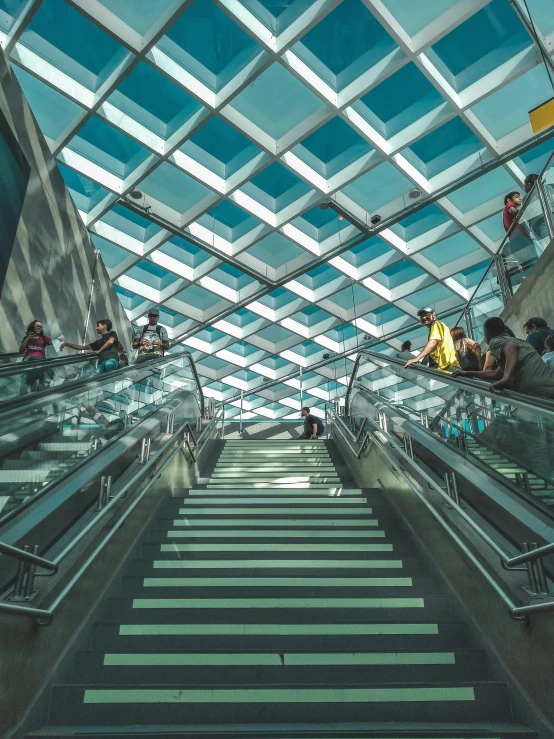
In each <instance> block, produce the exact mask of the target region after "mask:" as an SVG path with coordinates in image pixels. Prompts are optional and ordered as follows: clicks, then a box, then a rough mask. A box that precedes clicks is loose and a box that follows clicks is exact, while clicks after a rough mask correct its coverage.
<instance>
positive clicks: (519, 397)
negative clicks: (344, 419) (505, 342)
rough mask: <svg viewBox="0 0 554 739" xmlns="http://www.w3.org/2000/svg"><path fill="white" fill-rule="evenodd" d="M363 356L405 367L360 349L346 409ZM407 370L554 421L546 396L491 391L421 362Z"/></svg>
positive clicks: (553, 404)
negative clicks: (534, 412)
mask: <svg viewBox="0 0 554 739" xmlns="http://www.w3.org/2000/svg"><path fill="white" fill-rule="evenodd" d="M364 357H370V358H371V359H376V360H377V361H379V362H385V363H386V364H389V365H392V366H393V367H398V368H399V369H404V367H405V362H403V361H402V360H399V359H396V358H395V357H390V356H388V355H386V354H379V353H378V352H372V351H370V350H368V349H362V350H361V351H360V352H359V353H358V356H357V357H356V361H355V363H354V369H353V370H352V374H351V376H350V382H349V383H348V389H347V391H346V397H345V403H346V409H347V411H348V408H349V406H350V394H351V392H352V389H353V387H354V385H355V383H356V375H357V373H358V368H359V366H360V363H361V361H362V360H363V358H364ZM409 371H410V372H417V373H419V374H422V375H423V376H425V377H427V378H429V379H431V380H438V381H439V382H442V383H444V384H445V385H450V386H452V387H455V388H458V389H459V390H465V391H466V392H471V393H475V394H476V395H480V396H481V397H483V398H488V399H489V400H495V401H498V402H502V403H508V404H509V405H513V406H514V407H516V408H521V409H523V410H529V408H530V407H531V408H532V409H533V411H536V412H537V413H538V414H539V415H543V416H546V417H548V418H550V419H551V420H553V421H554V402H552V401H549V400H548V399H547V398H534V397H533V396H530V395H523V394H522V393H517V392H515V391H513V390H502V391H500V392H494V393H493V392H491V391H490V390H488V389H487V387H488V385H489V383H486V382H483V381H482V380H470V379H468V378H466V377H452V375H450V374H449V373H447V372H441V371H440V370H435V369H431V368H430V367H425V366H422V365H421V364H418V365H416V366H414V365H412V366H411V367H410V368H409Z"/></svg>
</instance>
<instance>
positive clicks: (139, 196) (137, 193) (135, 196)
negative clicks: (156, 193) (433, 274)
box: [129, 190, 144, 200]
mask: <svg viewBox="0 0 554 739" xmlns="http://www.w3.org/2000/svg"><path fill="white" fill-rule="evenodd" d="M129 197H130V198H133V200H142V198H143V197H144V193H142V192H141V191H140V190H132V191H131V192H130V193H129Z"/></svg>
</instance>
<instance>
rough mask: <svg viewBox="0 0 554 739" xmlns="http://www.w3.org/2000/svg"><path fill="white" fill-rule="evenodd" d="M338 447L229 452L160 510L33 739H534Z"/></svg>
mask: <svg viewBox="0 0 554 739" xmlns="http://www.w3.org/2000/svg"><path fill="white" fill-rule="evenodd" d="M328 445H329V442H322V441H228V442H226V444H225V446H224V450H223V452H222V453H221V456H220V458H219V459H218V462H217V464H216V466H215V470H214V472H213V474H212V475H211V477H210V478H209V480H208V482H207V484H206V485H204V486H202V487H197V488H194V489H192V490H190V491H188V492H187V493H185V491H183V494H182V495H181V496H178V497H168V498H167V499H166V500H165V501H163V503H162V504H161V506H160V509H159V511H158V514H157V517H156V520H155V521H154V522H153V523H152V525H151V527H150V528H149V529H148V530H147V532H146V533H145V535H144V536H143V538H142V540H141V541H140V542H139V543H138V544H137V546H136V548H135V550H134V551H133V552H132V553H131V555H130V557H129V559H128V560H127V562H126V564H125V565H124V567H123V568H122V572H121V573H120V575H119V579H118V580H117V581H116V583H115V584H114V590H113V591H112V597H110V598H109V599H106V601H105V602H104V603H103V604H102V605H101V606H100V608H99V610H98V612H97V613H96V614H95V616H94V617H93V619H92V624H91V629H90V635H89V638H88V642H86V643H84V646H85V649H84V651H79V652H77V653H74V654H73V655H72V666H71V665H69V666H68V669H64V683H63V684H55V685H54V687H53V688H52V692H51V696H50V711H49V722H48V726H46V727H44V728H42V729H41V730H40V731H37V732H35V733H32V734H29V735H28V736H34V737H38V736H40V737H57V738H58V739H61V738H62V737H76V736H84V735H86V736H87V737H96V738H97V739H98V738H100V737H101V738H102V739H107V738H108V737H118V736H125V737H132V738H133V739H138V737H144V736H150V737H156V738H160V739H161V738H163V739H165V738H166V737H167V738H169V737H187V738H188V739H192V737H200V736H204V737H210V739H212V738H213V737H216V736H217V737H235V738H236V739H238V738H239V737H241V738H242V737H245V736H249V737H257V738H269V737H277V736H279V737H286V738H287V739H292V738H293V737H306V738H307V737H310V738H312V739H317V738H318V737H323V736H325V737H328V738H330V737H347V736H348V737H359V738H363V737H367V738H368V739H369V738H370V737H371V738H376V737H382V738H384V737H387V738H388V739H401V738H402V739H415V738H416V737H425V738H426V739H430V738H431V737H434V738H435V739H438V738H439V737H440V738H441V739H462V738H464V739H469V738H470V737H472V738H473V739H478V738H479V739H483V737H488V738H489V739H508V738H510V739H524V738H525V739H530V737H533V736H534V732H533V731H530V730H529V729H527V728H525V727H523V726H520V725H518V724H516V723H514V721H513V716H512V709H511V704H510V698H509V693H508V686H507V685H506V684H504V683H500V682H494V681H492V680H491V679H490V677H489V673H488V667H487V656H486V653H485V652H484V651H483V650H481V649H479V648H475V646H474V645H473V642H472V634H471V629H470V628H469V626H468V624H467V623H466V622H465V621H464V620H463V614H462V613H461V612H460V609H459V606H458V605H457V604H456V602H454V601H453V600H452V599H451V597H450V595H449V593H448V592H447V591H446V589H445V588H444V587H443V585H442V584H441V582H440V581H438V580H437V579H436V578H435V576H434V574H433V572H432V571H430V569H429V567H428V564H427V562H426V560H424V559H423V558H422V557H421V556H420V554H419V552H418V550H417V549H416V547H415V546H414V544H413V543H412V542H411V540H410V535H409V534H408V533H407V532H406V530H405V529H404V528H403V527H402V526H401V524H400V523H399V521H398V520H397V519H396V517H395V515H394V514H393V512H392V511H391V509H390V508H389V506H388V503H387V497H386V494H385V493H384V492H383V491H381V490H360V489H355V488H353V487H351V486H348V485H349V481H348V480H346V479H343V480H342V481H341V480H340V479H339V475H337V472H336V467H335V465H334V464H333V461H332V460H331V457H330V454H329V448H330V447H329V446H328ZM343 483H344V484H345V486H344V487H343Z"/></svg>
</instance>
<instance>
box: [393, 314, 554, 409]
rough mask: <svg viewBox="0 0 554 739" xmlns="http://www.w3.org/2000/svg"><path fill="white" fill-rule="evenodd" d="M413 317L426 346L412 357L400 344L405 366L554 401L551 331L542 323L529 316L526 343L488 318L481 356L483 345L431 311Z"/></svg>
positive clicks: (498, 321) (408, 347)
mask: <svg viewBox="0 0 554 739" xmlns="http://www.w3.org/2000/svg"><path fill="white" fill-rule="evenodd" d="M417 315H418V318H419V320H420V321H421V323H422V324H423V325H424V326H426V327H427V329H428V336H427V343H426V344H425V346H424V347H423V349H421V351H420V352H418V353H417V354H416V355H414V354H413V353H412V351H411V342H409V341H405V342H404V343H403V344H402V348H401V351H400V352H399V353H398V354H397V357H398V358H400V359H402V360H404V359H406V360H407V361H406V364H405V366H406V367H411V366H413V365H415V364H418V363H420V362H421V363H422V364H425V365H427V366H429V367H433V368H435V369H438V370H441V371H443V372H449V373H452V374H453V376H454V377H471V378H476V379H479V380H489V381H490V382H491V384H490V387H489V389H490V390H491V391H492V392H495V391H498V390H505V389H511V390H515V391H516V392H519V393H525V394H527V395H535V396H539V397H543V398H554V329H552V328H550V327H549V326H548V324H547V322H546V321H545V319H544V318H540V317H533V318H530V319H529V320H527V321H526V322H525V323H524V324H523V330H524V331H525V333H526V335H527V339H526V340H525V341H524V340H523V339H518V338H516V337H515V336H514V333H513V331H511V329H510V328H509V327H508V326H506V324H505V323H504V321H503V320H502V319H501V318H498V317H493V318H489V319H487V320H486V321H485V323H484V326H483V329H484V333H485V342H486V344H487V345H488V349H487V352H486V354H485V355H484V356H483V352H482V350H481V346H480V345H479V344H478V343H477V342H476V341H473V339H470V338H469V337H467V336H466V335H465V333H464V330H463V328H462V327H461V326H454V328H452V329H449V328H448V326H447V325H446V324H445V323H444V322H443V321H439V319H438V318H437V314H436V312H435V308H434V307H433V306H427V307H425V308H421V309H420V310H419V311H418V313H417Z"/></svg>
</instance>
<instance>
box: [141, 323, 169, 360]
mask: <svg viewBox="0 0 554 739" xmlns="http://www.w3.org/2000/svg"><path fill="white" fill-rule="evenodd" d="M149 325H150V324H148V323H147V324H146V326H144V327H143V329H142V334H141V335H140V338H141V339H142V337H143V336H144V334H145V333H146V331H147V330H148V326H149ZM156 333H157V334H158V338H159V340H160V351H161V353H162V354H163V353H164V348H163V346H162V327H161V326H159V325H158V324H156Z"/></svg>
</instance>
